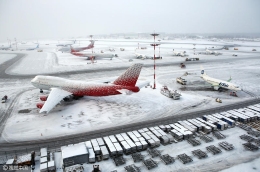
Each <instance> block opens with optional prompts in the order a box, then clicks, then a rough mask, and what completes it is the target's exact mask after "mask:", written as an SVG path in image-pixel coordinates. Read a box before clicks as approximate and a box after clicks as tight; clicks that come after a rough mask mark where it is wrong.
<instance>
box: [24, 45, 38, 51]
mask: <svg viewBox="0 0 260 172" xmlns="http://www.w3.org/2000/svg"><path fill="white" fill-rule="evenodd" d="M37 48H39V44H38V45H37V46H36V47H35V48H27V49H26V50H27V51H31V50H35V49H37Z"/></svg>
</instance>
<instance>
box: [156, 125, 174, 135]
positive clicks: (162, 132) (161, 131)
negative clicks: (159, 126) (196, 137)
mask: <svg viewBox="0 0 260 172" xmlns="http://www.w3.org/2000/svg"><path fill="white" fill-rule="evenodd" d="M169 127H170V126H169ZM169 131H171V128H170V130H169ZM157 132H159V133H160V134H161V135H162V136H166V135H167V133H165V132H164V131H163V130H157Z"/></svg>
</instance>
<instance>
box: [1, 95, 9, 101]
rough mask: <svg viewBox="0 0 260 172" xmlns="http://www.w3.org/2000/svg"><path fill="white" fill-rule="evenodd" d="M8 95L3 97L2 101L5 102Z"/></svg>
mask: <svg viewBox="0 0 260 172" xmlns="http://www.w3.org/2000/svg"><path fill="white" fill-rule="evenodd" d="M7 98H8V97H7V95H5V96H4V97H3V98H2V103H5V102H6V101H7Z"/></svg>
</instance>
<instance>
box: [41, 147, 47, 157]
mask: <svg viewBox="0 0 260 172" xmlns="http://www.w3.org/2000/svg"><path fill="white" fill-rule="evenodd" d="M40 152H41V157H47V154H48V152H47V148H41V149H40Z"/></svg>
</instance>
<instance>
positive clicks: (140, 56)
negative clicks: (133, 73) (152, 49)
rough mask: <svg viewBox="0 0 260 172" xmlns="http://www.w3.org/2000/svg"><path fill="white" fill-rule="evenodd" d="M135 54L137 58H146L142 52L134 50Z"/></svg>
mask: <svg viewBox="0 0 260 172" xmlns="http://www.w3.org/2000/svg"><path fill="white" fill-rule="evenodd" d="M135 56H136V58H137V59H142V60H144V59H147V56H146V55H144V54H140V53H136V52H135Z"/></svg>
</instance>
